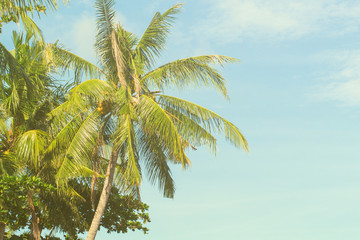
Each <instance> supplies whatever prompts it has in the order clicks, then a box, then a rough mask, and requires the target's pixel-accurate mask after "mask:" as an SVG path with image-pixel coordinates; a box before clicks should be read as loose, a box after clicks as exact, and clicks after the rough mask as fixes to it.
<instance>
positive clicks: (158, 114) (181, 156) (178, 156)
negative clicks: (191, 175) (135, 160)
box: [136, 95, 190, 168]
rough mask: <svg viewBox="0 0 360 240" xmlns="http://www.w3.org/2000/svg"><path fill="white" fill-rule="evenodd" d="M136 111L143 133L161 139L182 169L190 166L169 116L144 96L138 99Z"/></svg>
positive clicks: (179, 137)
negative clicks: (146, 132)
mask: <svg viewBox="0 0 360 240" xmlns="http://www.w3.org/2000/svg"><path fill="white" fill-rule="evenodd" d="M136 110H137V114H138V115H139V116H140V119H141V124H143V127H144V129H145V131H148V132H149V133H151V134H153V135H157V136H158V137H159V138H160V139H162V140H163V142H164V143H165V144H166V145H167V149H168V150H172V151H173V157H174V159H175V161H176V162H179V163H181V164H182V166H183V168H185V167H186V166H188V165H190V161H189V159H188V158H187V156H186V155H185V152H184V149H183V146H182V141H181V136H180V134H179V133H178V131H177V128H176V125H175V124H174V122H173V120H172V119H171V116H169V114H167V113H166V112H165V111H164V109H162V108H161V107H160V106H159V105H158V104H157V103H156V102H155V101H154V100H153V99H151V98H150V97H148V96H146V95H142V96H141V97H140V100H139V103H138V104H137V109H136Z"/></svg>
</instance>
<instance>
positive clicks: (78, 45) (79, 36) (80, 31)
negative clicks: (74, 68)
mask: <svg viewBox="0 0 360 240" xmlns="http://www.w3.org/2000/svg"><path fill="white" fill-rule="evenodd" d="M72 26H73V28H72V31H71V32H70V36H69V37H70V38H71V40H72V45H73V47H71V48H72V49H74V51H75V52H76V53H77V54H79V55H80V56H81V57H83V58H85V59H94V56H95V50H94V41H95V34H96V29H95V18H94V17H90V16H89V15H87V14H84V15H82V16H81V17H80V18H79V19H78V21H76V22H75V23H73V24H72Z"/></svg>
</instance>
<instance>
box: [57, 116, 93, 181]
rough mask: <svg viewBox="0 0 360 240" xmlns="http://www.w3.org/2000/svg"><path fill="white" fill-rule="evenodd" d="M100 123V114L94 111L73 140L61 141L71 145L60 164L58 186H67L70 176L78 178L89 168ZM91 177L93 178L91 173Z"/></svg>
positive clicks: (77, 130) (84, 121)
mask: <svg viewBox="0 0 360 240" xmlns="http://www.w3.org/2000/svg"><path fill="white" fill-rule="evenodd" d="M99 121H100V119H99V112H98V111H97V110H94V111H93V112H92V113H91V114H89V115H88V117H87V118H86V119H84V120H83V121H82V122H81V124H80V126H79V128H78V129H76V132H75V134H74V135H73V137H72V138H71V139H69V138H65V139H61V141H67V142H69V144H68V146H67V147H66V149H65V151H64V155H63V158H62V159H61V160H60V161H59V163H58V168H57V169H58V172H57V174H56V180H57V184H59V185H63V184H65V183H66V181H67V179H68V178H69V176H77V175H79V174H81V173H83V172H84V169H85V168H86V167H87V166H89V158H90V156H91V149H92V146H93V145H94V144H95V141H96V136H97V134H98V127H99ZM84 167H85V168H84ZM89 175H90V176H91V174H90V173H89Z"/></svg>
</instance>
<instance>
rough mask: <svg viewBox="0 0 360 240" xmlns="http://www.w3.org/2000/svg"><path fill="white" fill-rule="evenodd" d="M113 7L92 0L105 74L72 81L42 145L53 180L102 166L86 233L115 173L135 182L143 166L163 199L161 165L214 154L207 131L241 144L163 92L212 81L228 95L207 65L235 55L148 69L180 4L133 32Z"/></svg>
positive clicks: (109, 1)
mask: <svg viewBox="0 0 360 240" xmlns="http://www.w3.org/2000/svg"><path fill="white" fill-rule="evenodd" d="M113 5H114V1H113V0H97V1H96V9H97V36H96V44H95V47H96V50H97V53H98V56H99V60H100V64H101V69H102V72H103V77H104V80H99V79H92V80H87V81H85V82H83V83H81V84H79V85H78V86H76V87H75V88H73V89H72V90H71V92H70V94H69V96H68V101H66V102H65V103H64V104H62V105H61V106H59V107H58V108H57V109H55V110H54V111H53V112H52V113H51V114H50V116H51V118H52V119H53V121H54V123H55V122H56V124H57V126H62V127H58V135H57V137H55V140H54V143H53V147H52V148H49V153H50V152H53V153H52V154H53V156H56V158H57V159H58V161H59V171H58V174H57V179H58V182H59V183H60V182H66V181H67V178H68V177H69V173H70V175H71V174H72V177H75V176H79V175H80V174H84V173H87V172H89V171H88V170H89V168H91V167H93V166H94V164H102V165H104V163H106V164H108V168H107V172H106V178H105V183H104V189H103V194H102V196H101V198H100V201H99V203H98V209H97V211H96V213H95V217H94V220H93V224H92V226H91V229H90V231H89V235H88V239H94V237H95V234H96V231H97V229H98V225H97V224H98V223H99V222H100V219H101V215H102V212H103V211H104V209H105V206H106V201H107V198H108V195H109V194H110V192H109V186H110V187H111V185H112V183H113V178H114V176H115V180H116V183H118V184H119V185H120V186H121V187H123V188H124V187H128V186H132V187H135V188H138V187H139V185H140V183H141V180H142V176H143V170H145V171H146V176H147V177H148V179H149V180H150V181H151V182H152V183H157V185H158V187H159V188H160V189H161V190H162V191H163V193H164V196H165V197H173V194H174V191H175V186H174V181H173V179H172V176H171V171H170V167H169V165H168V163H176V164H181V165H182V166H183V168H186V167H187V166H189V165H190V164H191V162H190V160H189V158H188V157H187V155H186V150H187V149H196V147H198V146H206V147H208V148H209V149H210V150H211V151H212V152H214V153H215V152H216V138H215V137H214V136H213V134H218V133H221V134H224V135H225V137H226V139H227V140H229V141H230V142H231V143H233V144H234V145H235V146H236V147H240V148H243V149H245V150H247V149H248V148H247V142H246V140H245V138H244V137H243V135H242V134H241V132H240V131H239V129H238V128H237V127H236V126H235V125H234V124H232V123H231V122H229V121H227V120H226V119H224V118H222V117H221V116H219V115H218V114H216V113H214V112H212V111H210V110H208V109H206V108H204V107H201V106H199V105H197V104H194V103H191V102H189V101H186V100H183V99H180V98H177V97H172V96H168V95H165V94H163V92H164V91H165V90H166V89H169V88H183V87H185V86H195V87H199V86H212V87H214V88H215V89H216V90H218V91H219V92H220V93H221V94H222V95H223V96H224V97H225V98H228V93H227V90H226V86H225V79H224V78H223V77H222V75H221V74H220V73H219V71H218V70H217V69H215V68H213V67H212V66H211V65H213V64H219V65H220V66H222V65H224V64H226V63H229V62H236V61H237V60H236V59H234V58H230V57H226V56H221V55H205V56H197V57H190V58H185V59H180V60H176V61H173V62H170V63H167V64H164V65H162V66H160V67H155V63H156V59H157V58H158V57H159V56H160V54H161V52H162V51H163V50H164V48H165V45H166V39H167V36H168V34H169V32H170V28H171V24H172V22H173V21H174V17H175V15H176V14H177V13H179V11H180V10H181V8H182V4H177V5H175V6H173V7H172V8H170V9H169V10H167V11H166V12H164V13H163V14H160V13H156V14H155V16H154V17H153V19H152V20H151V22H150V24H149V26H148V27H147V29H146V30H145V32H144V34H143V35H142V36H141V37H140V38H138V37H137V36H135V35H134V34H133V33H130V32H128V31H126V30H125V29H124V28H123V27H122V26H121V25H120V24H115V22H114V16H115V12H114V10H113ZM64 113H65V114H64ZM69 137H70V139H71V140H70V141H69ZM55 146H56V148H55ZM99 216H100V217H99ZM95 219H97V220H95ZM96 221H97V222H98V223H94V222H96Z"/></svg>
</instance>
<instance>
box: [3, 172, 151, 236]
mask: <svg viewBox="0 0 360 240" xmlns="http://www.w3.org/2000/svg"><path fill="white" fill-rule="evenodd" d="M71 184H72V185H73V186H74V188H75V189H76V190H77V192H78V193H79V194H80V195H81V196H82V199H79V198H76V199H74V201H68V200H65V199H64V198H62V197H61V196H59V195H57V193H56V189H55V188H54V187H53V186H51V185H49V184H46V183H44V182H42V180H41V179H40V178H38V177H30V176H27V175H23V176H20V177H17V176H4V177H2V178H1V179H0V213H1V214H0V222H3V223H5V224H6V225H7V226H8V227H9V228H10V229H11V230H12V231H13V232H14V231H18V230H26V228H28V227H29V228H30V229H29V230H31V228H33V227H34V226H32V225H29V222H30V218H31V217H32V214H33V212H35V215H36V218H37V220H38V222H39V231H40V233H41V232H42V231H43V230H44V229H48V231H49V232H50V233H49V234H48V235H47V236H46V239H48V238H50V237H53V236H51V235H52V233H53V231H54V229H57V231H59V232H62V233H64V236H65V237H66V239H79V237H78V234H79V233H84V232H85V231H86V230H87V228H88V226H89V225H90V223H91V220H92V217H93V215H94V210H93V209H92V207H91V201H90V188H89V187H88V184H83V183H79V182H75V181H74V182H72V183H71ZM29 191H31V196H32V198H31V199H29ZM112 193H113V194H112V196H111V198H110V199H109V208H108V211H106V212H105V214H104V218H103V219H102V223H101V226H102V227H103V228H105V229H107V231H108V232H109V233H110V232H117V233H120V232H127V231H128V230H132V231H135V230H136V229H138V230H142V231H143V232H144V233H146V232H147V231H148V229H147V228H146V227H144V226H143V224H144V223H146V222H148V221H150V219H149V216H148V214H147V213H146V210H147V209H148V206H147V205H146V204H143V203H142V202H140V201H139V200H136V199H134V198H132V197H131V196H120V195H119V190H118V189H116V188H113V189H112ZM98 197H99V196H97V198H98ZM29 200H30V201H29ZM3 237H4V236H1V237H0V239H3ZM8 238H9V237H8ZM29 238H31V235H30V234H29V232H27V231H26V232H24V233H22V234H21V235H20V236H18V235H16V234H12V236H11V237H10V239H29Z"/></svg>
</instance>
